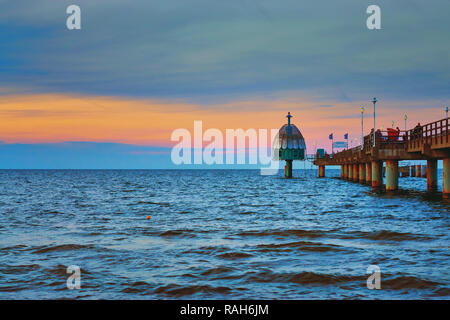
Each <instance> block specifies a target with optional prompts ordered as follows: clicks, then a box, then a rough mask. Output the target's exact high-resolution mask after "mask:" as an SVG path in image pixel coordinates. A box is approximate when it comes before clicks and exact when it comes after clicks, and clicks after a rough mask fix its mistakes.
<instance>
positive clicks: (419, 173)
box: [416, 164, 422, 178]
mask: <svg viewBox="0 0 450 320" xmlns="http://www.w3.org/2000/svg"><path fill="white" fill-rule="evenodd" d="M416 177H419V178H420V177H422V165H420V164H418V165H416Z"/></svg>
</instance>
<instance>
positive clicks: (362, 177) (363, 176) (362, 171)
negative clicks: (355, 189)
mask: <svg viewBox="0 0 450 320" xmlns="http://www.w3.org/2000/svg"><path fill="white" fill-rule="evenodd" d="M359 182H360V183H365V182H366V165H365V164H364V163H360V164H359Z"/></svg>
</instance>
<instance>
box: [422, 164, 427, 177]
mask: <svg viewBox="0 0 450 320" xmlns="http://www.w3.org/2000/svg"><path fill="white" fill-rule="evenodd" d="M426 177H427V166H422V178H426Z"/></svg>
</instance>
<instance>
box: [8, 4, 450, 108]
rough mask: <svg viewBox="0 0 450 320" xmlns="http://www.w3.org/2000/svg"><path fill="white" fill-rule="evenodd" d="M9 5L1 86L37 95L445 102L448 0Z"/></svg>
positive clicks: (448, 65)
mask: <svg viewBox="0 0 450 320" xmlns="http://www.w3.org/2000/svg"><path fill="white" fill-rule="evenodd" d="M69 4H72V3H71V1H57V2H55V1H54V0H41V1H32V2H30V1H25V0H17V1H14V2H10V1H8V4H6V3H2V11H1V12H0V21H2V23H1V25H0V35H1V36H2V44H1V45H0V50H1V51H2V53H4V54H3V55H2V57H1V58H0V67H1V68H2V71H1V78H0V85H1V86H3V87H9V86H15V87H20V86H26V87H29V88H31V90H33V92H41V93H45V92H52V93H53V92H62V93H80V94H92V95H108V96H111V95H116V96H135V97H146V98H158V99H167V98H170V99H173V98H183V99H185V101H190V102H195V103H204V102H205V101H209V100H210V99H214V100H215V101H216V102H224V101H226V100H227V99H229V97H230V96H234V97H236V96H237V97H239V98H240V100H243V99H245V97H248V96H254V95H258V96H264V95H267V94H273V93H275V92H284V91H287V92H288V91H298V90H302V91H320V92H321V96H323V97H326V98H328V99H334V98H336V99H337V100H338V101H340V102H344V101H347V102H350V101H356V100H358V99H366V98H367V97H370V96H374V95H375V96H377V97H378V96H382V97H384V98H390V99H404V100H411V99H412V98H417V99H431V98H432V99H448V95H449V90H450V89H449V88H448V85H447V84H448V82H449V80H450V72H449V71H450V61H449V59H448V52H449V51H450V50H449V49H450V44H449V42H448V41H445V39H446V38H447V35H448V33H449V31H450V26H449V24H448V23H447V12H449V9H450V3H449V2H445V1H444V2H442V1H427V2H423V1H419V0H416V1H395V2H394V1H379V3H378V4H379V5H380V7H381V9H382V30H379V31H369V30H367V28H366V27H365V19H366V18H367V14H366V13H365V9H366V8H367V6H368V5H369V4H370V1H359V2H355V1H352V0H343V1H331V0H330V1H314V2H305V1H294V0H285V1H268V0H267V1H264V0H261V1H241V0H239V1H238V0H230V1H211V0H193V1H182V0H174V1H147V0H136V1H133V4H132V5H131V4H129V3H127V2H123V1H119V0H97V1H90V0H89V1H88V0H79V1H78V4H79V5H80V6H81V8H82V30H79V31H68V30H67V29H66V28H65V19H66V14H65V8H66V7H67V6H68V5H69Z"/></svg>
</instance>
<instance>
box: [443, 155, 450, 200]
mask: <svg viewBox="0 0 450 320" xmlns="http://www.w3.org/2000/svg"><path fill="white" fill-rule="evenodd" d="M442 162H443V163H442V175H443V179H442V180H443V188H442V192H443V194H444V197H445V198H450V158H446V159H444V160H443V161H442Z"/></svg>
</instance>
